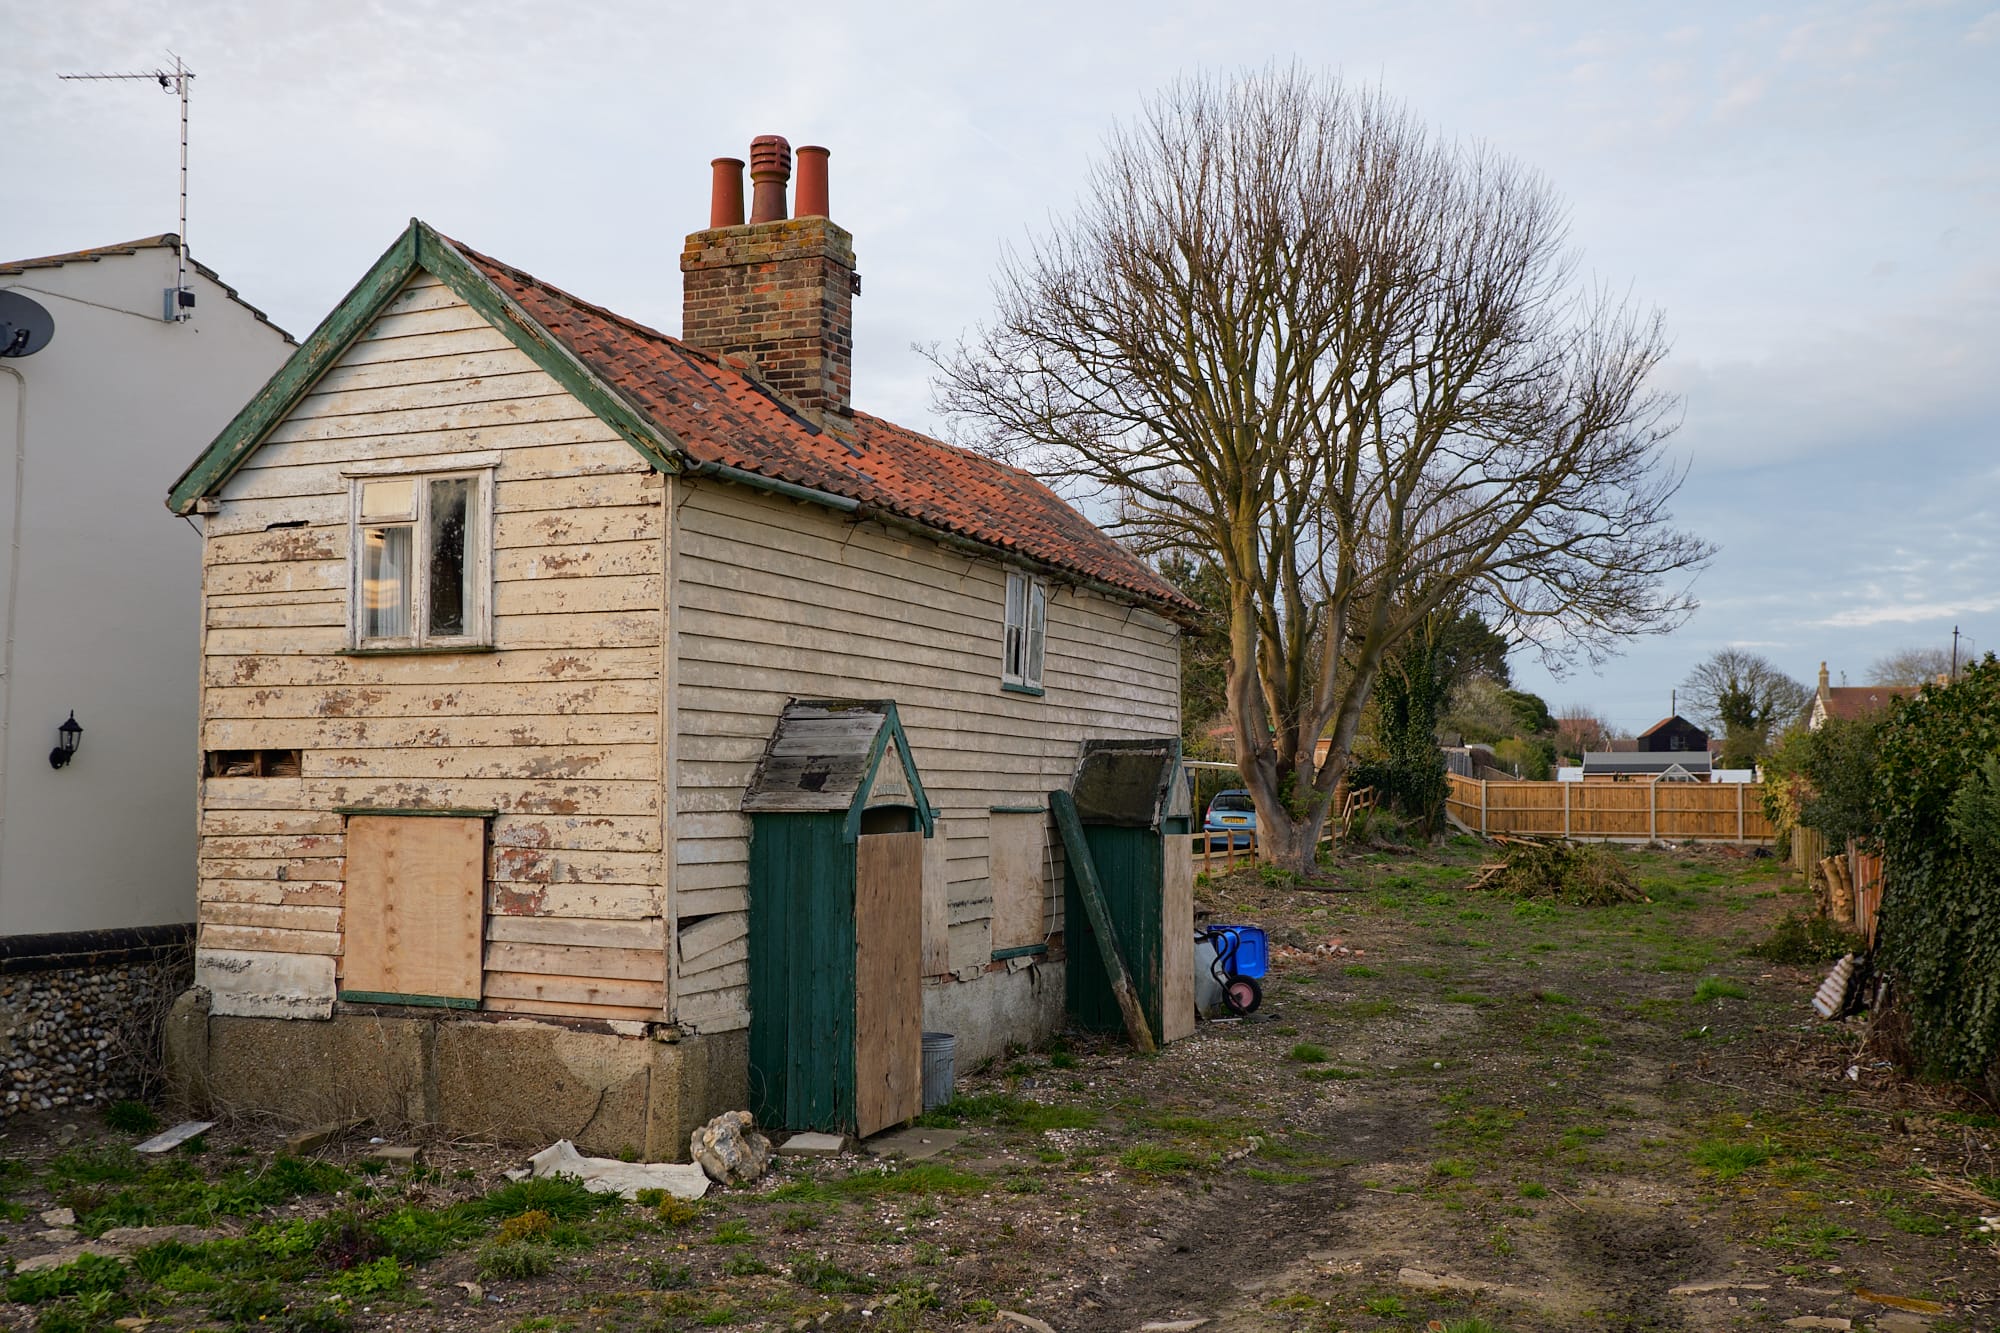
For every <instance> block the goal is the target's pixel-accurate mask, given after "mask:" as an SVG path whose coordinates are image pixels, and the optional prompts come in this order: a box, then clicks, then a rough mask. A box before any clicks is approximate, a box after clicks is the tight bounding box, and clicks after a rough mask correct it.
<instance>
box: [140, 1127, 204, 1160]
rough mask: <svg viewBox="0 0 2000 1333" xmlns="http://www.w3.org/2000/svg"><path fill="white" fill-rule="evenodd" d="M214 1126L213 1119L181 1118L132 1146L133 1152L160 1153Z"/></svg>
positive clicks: (176, 1146) (168, 1150)
mask: <svg viewBox="0 0 2000 1333" xmlns="http://www.w3.org/2000/svg"><path fill="white" fill-rule="evenodd" d="M214 1128H215V1122H214V1121H213V1120H183V1121H182V1122H181V1123H180V1124H178V1125H175V1126H174V1127H173V1128H172V1129H169V1130H163V1131H161V1132H160V1133H158V1134H155V1135H153V1137H152V1138H150V1139H147V1140H146V1141H145V1142H144V1143H142V1144H140V1145H139V1146H138V1147H136V1148H134V1149H133V1150H132V1151H133V1152H143V1153H161V1152H170V1151H172V1150H173V1149H175V1148H178V1147H180V1146H181V1145H182V1144H183V1143H186V1142H187V1141H188V1140H189V1139H191V1138H194V1137H195V1136H196V1135H198V1134H201V1133H204V1132H205V1131H207V1130H211V1129H214Z"/></svg>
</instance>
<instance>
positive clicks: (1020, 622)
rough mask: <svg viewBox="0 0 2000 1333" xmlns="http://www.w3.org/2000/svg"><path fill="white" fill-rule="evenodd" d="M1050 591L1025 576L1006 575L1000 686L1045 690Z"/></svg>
mask: <svg viewBox="0 0 2000 1333" xmlns="http://www.w3.org/2000/svg"><path fill="white" fill-rule="evenodd" d="M1048 619H1049V593H1048V589H1047V587H1045V586H1044V585H1043V584H1041V583H1040V582H1038V581H1037V580H1035V579H1032V578H1029V577H1028V576H1027V575H1026V574H1021V573H1016V572H1014V571H1012V570H1010V571H1008V574H1007V633H1006V637H1005V641H1004V647H1003V649H1002V658H1001V663H1000V683H1001V684H1002V685H1003V686H1009V687H1011V688H1014V689H1017V690H1033V691H1035V692H1037V693H1039V692H1040V690H1041V688H1042V654H1043V647H1044V644H1045V641H1046V639H1047V637H1048Z"/></svg>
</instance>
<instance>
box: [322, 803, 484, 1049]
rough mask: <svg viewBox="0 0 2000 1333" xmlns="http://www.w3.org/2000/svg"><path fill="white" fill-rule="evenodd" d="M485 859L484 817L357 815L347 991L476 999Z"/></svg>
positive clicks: (350, 852) (473, 1004) (350, 867)
mask: <svg viewBox="0 0 2000 1333" xmlns="http://www.w3.org/2000/svg"><path fill="white" fill-rule="evenodd" d="M485 860H486V821H485V820H484V819H483V818H478V817H453V816H448V817H420V816H404V815H353V816H350V817H349V819H348V821H347V884H346V893H345V898H346V902H345V908H346V911H345V913H344V915H345V925H346V960H345V966H344V968H343V971H342V985H341V992H340V997H341V998H342V999H343V1000H352V1001H360V1002H368V1003H387V1004H437V1005H445V1006H449V1007H452V1008H465V1009H474V1008H477V1007H478V1006H479V996H480V964H481V958H480V954H481V937H482V935H483V925H484V920H485Z"/></svg>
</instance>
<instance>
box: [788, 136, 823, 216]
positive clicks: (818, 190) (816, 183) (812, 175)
mask: <svg viewBox="0 0 2000 1333" xmlns="http://www.w3.org/2000/svg"><path fill="white" fill-rule="evenodd" d="M830 156H831V153H830V152H829V151H828V150H827V149H825V148H821V147H819V146H818V145H817V144H809V145H807V146H806V147H803V148H801V149H799V183H798V187H797V196H796V199H795V201H794V202H795V206H794V207H793V209H792V216H793V217H800V218H823V217H829V216H831V215H830V214H829V213H828V212H827V208H826V159H827V158H828V157H830Z"/></svg>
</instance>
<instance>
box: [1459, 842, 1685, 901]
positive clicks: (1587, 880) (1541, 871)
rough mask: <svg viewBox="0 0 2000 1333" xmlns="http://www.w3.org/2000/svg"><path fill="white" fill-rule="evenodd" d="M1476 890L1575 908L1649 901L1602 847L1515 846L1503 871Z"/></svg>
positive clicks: (1477, 881)
mask: <svg viewBox="0 0 2000 1333" xmlns="http://www.w3.org/2000/svg"><path fill="white" fill-rule="evenodd" d="M1472 887H1474V888H1481V889H1497V890H1499V891H1500V892H1502V893H1509V894H1512V895H1513V896H1515V897H1517V898H1530V899H1551V900H1554V901H1556V902H1563V903H1568V904H1570V905H1571V906H1573V907H1608V906H1610V905H1611V904H1613V903H1633V902H1639V901H1641V900H1643V898H1644V897H1645V895H1644V894H1642V893H1640V892H1639V886H1638V885H1637V884H1636V883H1634V882H1633V879H1632V872H1631V870H1630V869H1628V868H1627V867H1626V865H1625V861H1624V859H1623V858H1622V857H1620V856H1619V855H1618V853H1616V852H1614V851H1612V850H1611V849H1610V848H1609V847H1605V846H1602V845H1599V844H1589V843H1575V842H1517V843H1514V844H1511V845H1510V846H1509V847H1508V848H1507V859H1506V861H1505V862H1504V863H1502V865H1501V866H1500V867H1499V869H1498V870H1497V871H1494V872H1488V873H1483V874H1481V875H1480V876H1479V877H1478V878H1477V879H1475V880H1474V881H1473V883H1472Z"/></svg>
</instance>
